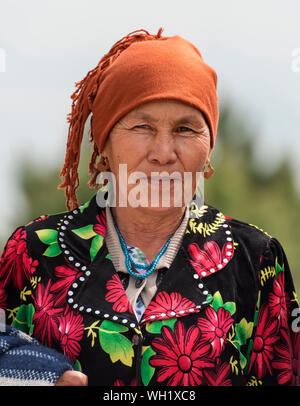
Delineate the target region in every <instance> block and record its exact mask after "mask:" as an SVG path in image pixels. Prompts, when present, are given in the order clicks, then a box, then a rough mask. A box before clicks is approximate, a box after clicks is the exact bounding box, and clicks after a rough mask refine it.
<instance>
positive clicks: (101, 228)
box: [93, 210, 106, 237]
mask: <svg viewBox="0 0 300 406" xmlns="http://www.w3.org/2000/svg"><path fill="white" fill-rule="evenodd" d="M96 219H97V221H98V223H96V224H95V225H94V227H93V231H95V233H97V234H100V235H102V236H103V237H105V235H106V214H105V211H104V210H102V211H101V213H100V215H99V214H98V215H97V216H96Z"/></svg>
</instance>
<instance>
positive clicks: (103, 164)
mask: <svg viewBox="0 0 300 406" xmlns="http://www.w3.org/2000/svg"><path fill="white" fill-rule="evenodd" d="M108 168H109V162H108V159H107V158H106V157H105V156H102V157H101V159H100V161H99V162H98V164H97V169H98V171H99V172H105V171H106V170H107V169H108Z"/></svg>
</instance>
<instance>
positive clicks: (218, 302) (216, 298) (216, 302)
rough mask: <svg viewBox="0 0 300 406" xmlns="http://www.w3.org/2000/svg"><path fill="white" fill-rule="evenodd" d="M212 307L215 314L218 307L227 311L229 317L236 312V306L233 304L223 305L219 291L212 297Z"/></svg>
mask: <svg viewBox="0 0 300 406" xmlns="http://www.w3.org/2000/svg"><path fill="white" fill-rule="evenodd" d="M211 305H212V307H213V309H214V310H215V311H216V312H217V311H218V309H219V308H220V307H224V309H225V310H228V311H229V313H230V314H231V316H232V315H233V314H234V313H235V312H236V305H235V303H234V302H226V303H223V299H222V296H221V294H220V292H219V291H217V292H216V293H215V294H214V296H213V301H212V304H211Z"/></svg>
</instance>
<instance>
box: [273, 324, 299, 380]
mask: <svg viewBox="0 0 300 406" xmlns="http://www.w3.org/2000/svg"><path fill="white" fill-rule="evenodd" d="M280 333H281V340H280V341H278V342H277V343H276V345H275V356H274V360H273V361H272V367H273V368H275V369H279V370H280V372H279V374H278V377H277V380H278V384H279V385H285V384H289V385H291V386H297V384H298V354H299V343H300V334H299V333H296V334H295V333H292V337H290V335H289V334H288V330H285V329H280Z"/></svg>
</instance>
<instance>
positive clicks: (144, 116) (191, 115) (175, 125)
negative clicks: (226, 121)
mask: <svg viewBox="0 0 300 406" xmlns="http://www.w3.org/2000/svg"><path fill="white" fill-rule="evenodd" d="M210 155H211V149H210V133H209V128H208V126H207V124H206V121H205V119H204V117H203V115H202V113H201V112H200V111H199V110H198V109H196V108H194V107H192V106H189V105H188V104H185V103H182V102H180V101H176V100H155V101H151V102H148V103H145V104H142V105H140V106H138V107H137V108H135V109H134V110H132V111H130V112H129V113H128V114H126V115H125V116H124V117H122V118H121V119H120V120H119V121H118V123H116V125H115V126H114V127H113V129H112V130H111V132H110V135H109V137H108V139H107V142H106V144H105V147H104V149H103V151H102V156H105V157H107V158H108V160H109V165H110V171H111V172H113V174H114V175H115V179H116V197H117V199H119V194H118V191H119V187H120V185H121V186H124V183H126V177H127V180H129V181H130V179H131V180H132V181H133V182H134V184H130V183H129V182H127V184H126V185H125V186H126V188H127V190H126V188H125V189H122V192H121V194H122V195H123V198H124V196H125V195H127V197H128V200H129V201H130V199H131V200H132V199H133V198H134V197H136V198H141V197H142V196H141V195H142V194H143V198H142V199H141V201H143V203H141V205H142V206H144V207H148V208H151V209H152V210H163V208H164V207H163V206H164V204H163V203H162V195H163V193H165V194H166V193H167V194H168V195H169V196H170V203H169V207H174V206H176V207H179V206H181V207H183V206H184V205H185V204H184V201H183V200H184V198H183V196H184V193H185V192H184V188H187V187H188V181H187V180H186V179H188V174H187V173H189V179H192V186H191V188H192V191H193V193H194V191H195V188H196V181H197V179H198V178H197V179H196V173H197V172H198V173H199V172H203V170H204V165H205V163H206V162H208V160H209V158H210ZM120 164H126V165H127V168H126V166H123V168H126V169H127V171H126V177H124V173H123V175H120ZM123 168H122V169H123ZM154 172H155V173H156V174H154ZM162 172H163V173H162ZM159 174H160V175H162V177H164V179H165V180H164V181H163V182H161V181H159V180H158V176H159ZM171 174H173V178H176V179H175V180H171V181H170V183H169V185H170V186H169V187H168V188H167V187H166V185H167V183H165V182H167V180H166V179H167V178H168V175H171ZM185 174H186V175H185ZM151 176H152V178H151ZM185 176H186V178H185ZM137 177H139V178H140V181H135V179H137ZM151 179H152V181H151ZM169 179H172V177H169ZM139 182H140V183H139ZM137 185H139V187H137ZM174 188H175V193H174ZM178 188H181V190H182V195H181V201H182V204H181V205H180V203H179V206H178V198H179V194H180V193H179V189H178ZM191 188H190V189H191ZM137 192H138V193H137ZM139 193H140V194H139ZM151 193H152V195H151ZM193 193H192V195H193ZM147 194H148V195H147ZM158 194H159V204H158V206H156V207H154V205H153V201H154V200H155V199H154V198H153V196H154V195H155V196H156V197H157V196H158ZM146 195H147V196H146ZM174 195H175V196H174ZM151 196H152V198H151ZM145 199H146V200H145ZM151 199H152V200H151ZM128 200H127V201H128ZM156 200H157V199H156ZM118 201H119V200H117V202H118ZM151 202H152V203H151ZM156 204H157V201H156ZM117 205H118V203H117ZM164 209H166V207H165V208H164Z"/></svg>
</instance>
